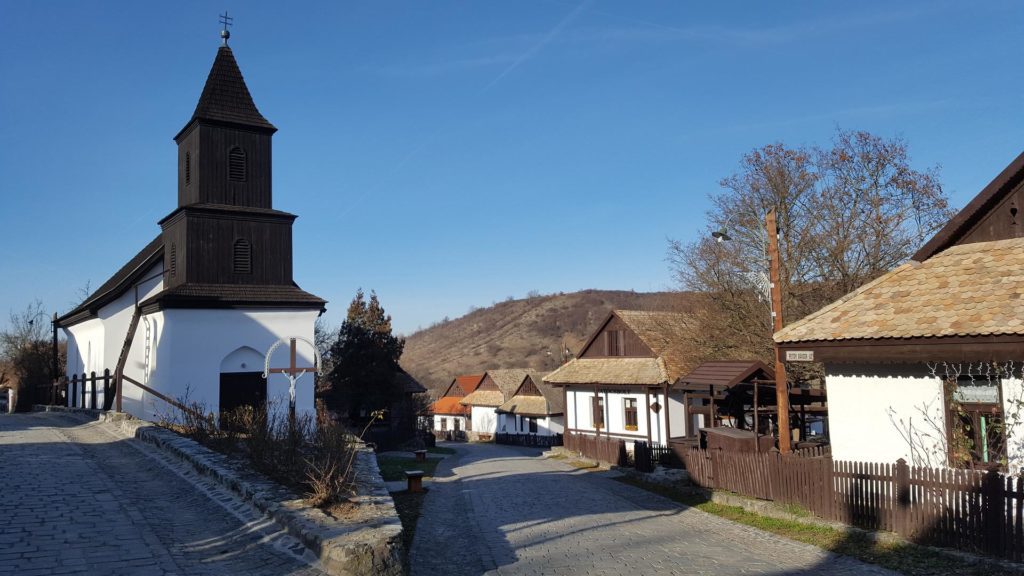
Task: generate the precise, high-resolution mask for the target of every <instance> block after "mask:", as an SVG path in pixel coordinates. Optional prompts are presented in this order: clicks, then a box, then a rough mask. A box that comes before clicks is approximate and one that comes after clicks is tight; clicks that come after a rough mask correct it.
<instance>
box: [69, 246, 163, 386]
mask: <svg viewBox="0 0 1024 576" xmlns="http://www.w3.org/2000/svg"><path fill="white" fill-rule="evenodd" d="M162 272H163V261H160V262H157V263H156V264H154V265H153V266H151V267H150V268H149V269H148V270H146V272H144V273H143V275H142V276H141V278H142V279H143V280H144V281H143V282H139V283H138V284H137V288H136V286H132V287H129V288H128V290H126V291H125V293H124V294H122V295H121V296H119V297H118V298H116V299H115V300H114V301H113V302H111V303H109V304H107V305H106V306H104V307H102V308H100V309H99V311H98V312H97V314H96V318H93V319H90V320H86V321H85V322H81V323H79V324H75V325H74V326H71V327H70V328H66V329H64V334H65V336H66V337H67V341H68V357H67V367H66V375H67V377H68V378H69V379H70V378H71V377H72V376H73V375H75V374H79V375H80V374H82V373H83V372H85V373H90V374H91V373H92V372H96V374H97V376H102V375H103V371H104V370H110V373H111V375H113V374H114V371H115V369H116V368H117V361H118V360H119V356H120V355H121V348H122V347H123V346H124V341H125V337H126V336H127V335H128V328H129V326H130V325H131V319H132V314H133V312H134V310H135V304H136V292H137V293H138V302H142V301H143V300H145V299H146V298H149V297H150V296H153V295H155V294H156V293H158V292H159V291H160V290H162V289H163V276H162V274H161V273H162ZM145 328H146V326H145V323H144V322H143V321H142V320H140V322H139V327H138V329H137V330H136V332H135V337H134V339H133V340H132V347H131V350H130V351H129V355H128V359H127V362H126V363H125V374H128V375H129V376H131V377H132V378H136V379H139V378H138V376H137V375H136V371H135V370H133V368H135V367H140V366H143V364H144V351H143V348H144V347H143V345H142V342H143V341H144V340H145V333H146V332H145ZM139 373H140V374H141V372H139ZM111 377H112V376H111ZM92 386H93V384H92V383H90V384H89V388H88V391H89V395H87V402H88V403H91V398H90V397H89V396H91V391H92ZM68 396H69V398H68V402H69V403H70V402H71V398H70V396H71V390H70V389H69V391H68ZM75 396H76V398H77V401H78V402H79V403H81V398H82V396H81V384H79V385H78V390H77V391H76V394H75ZM103 402H104V396H103V385H102V383H100V382H96V403H97V406H102V405H103ZM87 405H88V404H87Z"/></svg>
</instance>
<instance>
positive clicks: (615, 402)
mask: <svg viewBox="0 0 1024 576" xmlns="http://www.w3.org/2000/svg"><path fill="white" fill-rule="evenodd" d="M598 394H599V395H600V396H601V397H602V398H604V413H605V426H606V427H604V428H601V434H602V435H604V434H610V435H611V436H613V437H614V436H619V437H621V438H624V439H627V440H630V442H629V443H627V448H628V449H630V450H631V449H632V441H633V440H640V439H644V440H646V438H647V430H648V429H650V431H651V440H652V441H653V442H657V443H660V444H666V443H667V436H666V432H665V417H666V415H668V414H670V413H671V410H672V406H671V404H670V405H669V409H668V410H666V409H665V395H664V394H662V393H651V394H650V395H649V396H648V395H646V394H645V393H644V391H643V390H626V389H623V390H608V389H603V388H602V389H599V390H598ZM593 397H594V389H593V388H587V387H573V386H568V387H567V388H566V415H565V418H566V419H565V426H567V427H569V428H573V429H575V430H580V431H582V432H583V433H587V432H594V433H596V432H597V429H596V428H594V423H593V415H592V414H591V402H592V400H591V398H593ZM626 398H633V399H635V400H636V410H637V429H636V430H626V423H625V418H626V411H625V400H626ZM680 400H681V398H680ZM655 402H657V403H658V404H659V405H660V406H661V410H660V411H658V412H657V413H655V412H653V411H651V410H649V409H648V406H650V405H653V404H654V403H655ZM678 409H680V410H681V409H682V406H681V405H680V406H679V407H678ZM672 423H673V424H675V423H676V420H675V419H673V421H672ZM677 435H678V434H677Z"/></svg>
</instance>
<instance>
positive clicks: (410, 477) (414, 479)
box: [405, 470, 423, 492]
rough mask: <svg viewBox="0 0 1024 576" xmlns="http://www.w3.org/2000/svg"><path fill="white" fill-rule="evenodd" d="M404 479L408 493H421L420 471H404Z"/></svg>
mask: <svg viewBox="0 0 1024 576" xmlns="http://www.w3.org/2000/svg"><path fill="white" fill-rule="evenodd" d="M405 479H406V480H407V481H408V482H409V486H408V489H409V492H423V471H422V470H406V471H405Z"/></svg>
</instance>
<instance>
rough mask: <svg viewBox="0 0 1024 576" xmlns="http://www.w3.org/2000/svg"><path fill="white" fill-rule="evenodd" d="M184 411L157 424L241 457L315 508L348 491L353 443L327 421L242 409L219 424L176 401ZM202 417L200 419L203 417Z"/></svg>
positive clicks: (193, 405)
mask: <svg viewBox="0 0 1024 576" xmlns="http://www.w3.org/2000/svg"><path fill="white" fill-rule="evenodd" d="M179 402H180V404H181V405H182V406H184V407H186V408H187V410H181V409H174V410H173V411H171V412H168V413H163V414H160V417H159V421H158V423H159V424H160V425H161V426H164V427H166V428H170V429H172V430H174V431H176V432H178V433H179V434H182V435H183V436H186V437H188V438H191V439H193V440H195V441H197V442H199V443H201V444H203V445H205V446H207V447H210V448H213V449H215V450H217V451H220V452H225V453H237V454H241V455H244V456H245V457H246V458H247V460H248V461H249V464H250V465H251V466H252V467H253V468H254V469H255V470H257V471H259V472H261V473H263V474H265V475H266V476H268V477H270V478H272V479H274V480H275V481H277V482H280V483H281V484H284V485H286V486H289V487H291V488H293V489H295V490H297V491H300V492H302V493H304V494H305V495H306V497H307V499H308V500H309V502H310V503H311V504H313V505H314V506H325V505H328V504H331V503H334V502H338V501H341V500H343V499H344V498H345V497H347V496H349V495H350V494H351V493H352V478H351V476H352V469H353V464H354V463H355V455H356V451H355V443H356V442H357V441H358V439H357V438H356V437H355V436H354V435H352V434H350V433H349V432H348V431H347V430H345V429H344V428H343V427H341V426H340V425H338V424H337V423H335V422H334V421H333V420H332V419H330V418H322V419H316V418H314V416H313V415H311V414H302V415H299V416H297V417H296V418H295V419H294V420H291V419H290V418H289V417H288V414H287V411H286V410H280V409H275V405H274V404H273V403H272V404H270V405H268V406H267V407H266V408H265V409H253V408H252V407H250V406H244V407H241V408H238V409H236V410H233V411H231V412H228V413H225V414H223V415H221V418H220V423H219V424H220V426H218V425H217V424H218V423H217V420H216V418H215V417H214V415H213V414H212V413H211V412H209V411H208V410H207V409H206V406H205V405H203V404H202V403H200V402H189V401H188V400H187V398H184V399H180V400H179ZM204 415H205V416H204Z"/></svg>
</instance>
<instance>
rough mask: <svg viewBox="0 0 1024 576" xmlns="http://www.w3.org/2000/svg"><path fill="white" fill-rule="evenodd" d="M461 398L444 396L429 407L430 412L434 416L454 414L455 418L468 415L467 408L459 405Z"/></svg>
mask: <svg viewBox="0 0 1024 576" xmlns="http://www.w3.org/2000/svg"><path fill="white" fill-rule="evenodd" d="M459 400H461V398H456V397H454V396H445V397H444V398H441V399H440V400H438V401H437V402H434V403H433V404H431V405H430V410H431V411H432V412H433V413H434V414H454V415H457V416H465V415H467V414H469V410H470V409H469V406H463V405H462V404H459Z"/></svg>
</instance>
